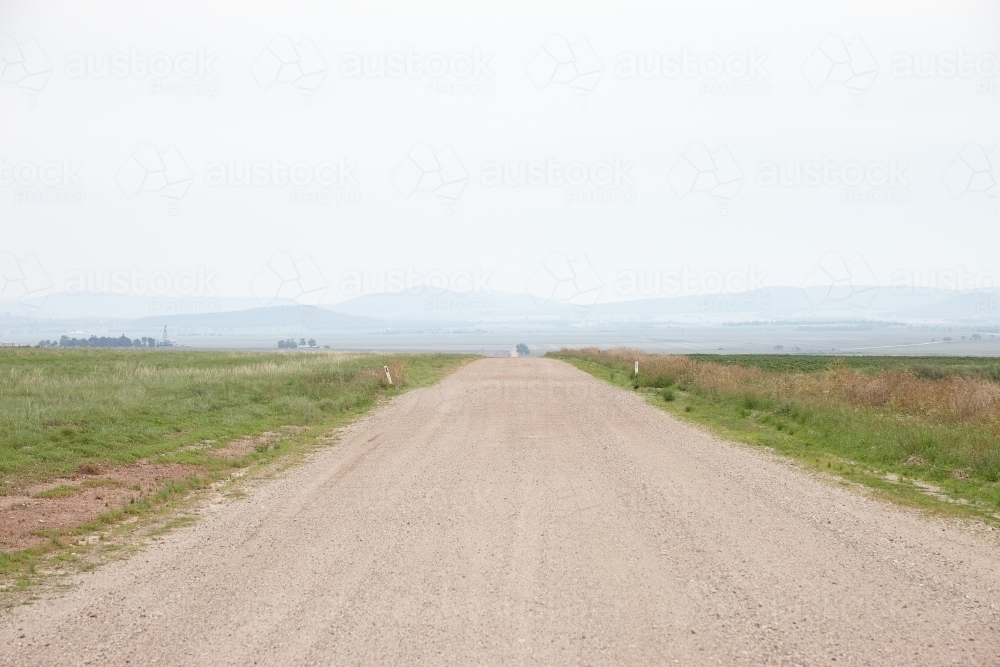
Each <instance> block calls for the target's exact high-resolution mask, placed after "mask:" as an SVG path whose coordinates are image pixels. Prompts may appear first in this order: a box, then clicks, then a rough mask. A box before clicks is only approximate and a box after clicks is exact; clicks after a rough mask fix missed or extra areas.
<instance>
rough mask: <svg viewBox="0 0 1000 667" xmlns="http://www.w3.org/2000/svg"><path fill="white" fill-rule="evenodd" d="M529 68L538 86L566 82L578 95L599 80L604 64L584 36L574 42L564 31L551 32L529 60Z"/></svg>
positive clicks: (529, 75)
mask: <svg viewBox="0 0 1000 667" xmlns="http://www.w3.org/2000/svg"><path fill="white" fill-rule="evenodd" d="M527 72H528V77H529V78H530V79H531V81H532V82H533V83H534V84H535V87H536V88H538V89H539V90H543V89H545V88H548V87H549V86H551V85H565V86H568V87H569V88H570V90H572V91H573V92H575V93H577V94H578V95H587V94H589V93H590V92H591V91H592V90H594V88H595V87H596V86H597V82H598V81H600V79H601V74H602V73H603V72H604V65H602V64H601V60H600V59H599V58H598V57H597V54H596V53H594V49H592V48H591V46H590V43H589V42H588V41H587V39H586V38H585V37H580V38H579V39H578V40H577V41H576V42H573V43H571V42H570V41H569V40H567V39H566V38H565V37H562V36H561V35H551V36H549V38H548V39H547V40H545V44H543V45H542V48H540V49H539V50H538V52H537V53H535V55H534V57H533V58H532V59H531V60H530V61H529V62H528V67H527ZM581 104H584V105H585V104H586V100H581Z"/></svg>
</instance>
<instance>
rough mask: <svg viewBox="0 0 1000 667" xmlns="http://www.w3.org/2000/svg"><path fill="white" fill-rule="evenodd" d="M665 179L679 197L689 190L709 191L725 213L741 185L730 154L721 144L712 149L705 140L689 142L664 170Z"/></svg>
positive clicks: (738, 168) (741, 181) (740, 179)
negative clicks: (703, 142) (679, 155)
mask: <svg viewBox="0 0 1000 667" xmlns="http://www.w3.org/2000/svg"><path fill="white" fill-rule="evenodd" d="M667 182H668V183H669V184H670V187H671V188H672V189H673V191H674V193H675V194H676V195H677V196H678V197H686V196H688V195H689V194H691V193H692V192H701V193H705V194H707V195H709V196H710V197H711V198H712V199H714V200H715V201H716V202H717V203H718V204H719V207H720V208H719V212H720V213H722V214H723V215H725V214H726V213H728V212H729V205H730V204H731V203H732V201H733V198H734V197H735V196H736V193H737V192H738V191H739V189H740V186H741V185H743V171H742V170H741V169H740V167H739V165H738V164H736V160H735V159H734V158H733V154H732V153H730V152H729V149H728V148H726V146H725V145H723V144H720V145H719V147H718V148H716V149H715V150H714V151H712V150H709V148H708V147H707V146H705V145H704V144H699V143H694V144H691V145H690V146H689V147H688V149H687V150H686V151H684V155H682V156H681V158H680V159H679V160H678V161H677V163H676V164H674V166H673V167H672V168H671V169H670V172H669V173H668V174H667Z"/></svg>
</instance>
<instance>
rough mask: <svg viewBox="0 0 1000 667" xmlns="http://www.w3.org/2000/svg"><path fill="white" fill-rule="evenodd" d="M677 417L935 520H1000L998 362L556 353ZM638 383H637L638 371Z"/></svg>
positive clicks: (595, 351) (590, 350)
mask: <svg viewBox="0 0 1000 667" xmlns="http://www.w3.org/2000/svg"><path fill="white" fill-rule="evenodd" d="M550 356H554V357H556V358H559V359H564V360H566V361H569V362H570V363H573V364H574V365H576V366H577V367H579V368H581V369H583V370H586V371H588V372H590V373H592V374H594V375H596V376H597V377H600V378H602V379H605V380H608V381H610V382H612V383H614V384H617V385H620V386H626V387H631V388H633V389H636V390H638V391H641V392H644V393H645V394H646V395H647V396H648V398H649V400H650V402H652V403H653V404H654V405H657V406H658V407H661V408H663V409H666V410H668V411H669V412H671V413H672V414H674V415H676V416H678V417H680V418H683V419H686V420H689V421H695V422H697V423H701V424H704V425H706V426H708V427H710V428H712V429H714V430H716V431H717V432H719V433H720V434H722V435H724V436H726V437H729V438H733V439H736V440H741V441H744V442H749V443H753V444H760V445H766V446H769V447H773V448H774V449H776V450H778V451H780V452H782V453H783V454H786V455H790V456H792V457H794V458H796V459H797V460H798V461H800V462H801V463H803V464H805V465H807V466H810V467H817V468H820V469H822V470H823V471H825V472H829V473H833V474H835V475H839V476H841V477H844V478H846V479H848V480H851V481H855V482H860V483H863V484H866V485H868V486H870V487H873V488H875V489H878V490H879V491H880V492H881V493H884V494H886V495H888V496H890V497H892V498H894V499H896V500H901V501H904V502H907V503H910V504H915V505H919V506H923V507H930V508H934V509H936V510H940V511H945V512H949V513H957V514H964V515H976V516H979V517H981V518H983V519H985V520H987V521H994V522H995V521H996V520H997V519H1000V363H998V362H997V361H996V360H995V359H990V358H977V357H838V358H834V357H828V356H808V355H730V356H721V355H720V356H716V355H700V356H694V355H693V356H679V355H655V354H645V353H642V352H639V351H637V350H630V349H613V350H606V351H601V350H598V349H595V348H585V349H580V350H563V351H560V352H557V353H550ZM636 361H638V362H639V374H638V375H637V376H636V375H635V374H634V370H635V362H636Z"/></svg>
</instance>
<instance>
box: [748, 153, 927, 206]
mask: <svg viewBox="0 0 1000 667" xmlns="http://www.w3.org/2000/svg"><path fill="white" fill-rule="evenodd" d="M909 166H910V164H909V162H902V161H900V160H898V159H897V158H896V156H894V155H893V156H891V157H890V158H889V159H888V160H872V161H868V162H860V161H858V160H851V161H848V162H842V163H838V162H834V161H833V160H831V159H830V157H828V156H824V157H823V158H822V159H819V160H802V161H777V160H765V161H764V162H761V163H760V164H758V165H757V173H756V175H755V178H754V180H755V182H756V184H757V185H758V186H760V187H764V188H773V187H786V188H797V187H805V188H815V187H826V188H840V200H841V202H842V203H844V204H908V203H909V202H910V200H911V194H910V181H909V179H908V178H907V176H906V171H907V169H909Z"/></svg>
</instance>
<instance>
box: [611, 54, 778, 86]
mask: <svg viewBox="0 0 1000 667" xmlns="http://www.w3.org/2000/svg"><path fill="white" fill-rule="evenodd" d="M768 55H769V54H767V53H763V52H758V51H757V49H756V48H750V49H748V50H747V52H746V53H742V52H734V53H727V54H719V53H701V54H699V53H695V52H693V51H691V50H690V49H688V48H686V47H685V48H683V49H681V50H680V51H672V52H656V53H632V52H630V53H620V54H618V57H617V58H616V59H615V75H616V76H617V77H618V78H620V79H634V78H643V79H689V80H698V81H700V82H701V83H700V85H699V92H700V93H701V94H702V95H730V96H737V95H760V96H763V95H767V94H768V93H769V92H770V85H769V84H768V83H767V78H768V72H767V69H766V68H765V63H766V61H767V58H768Z"/></svg>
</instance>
